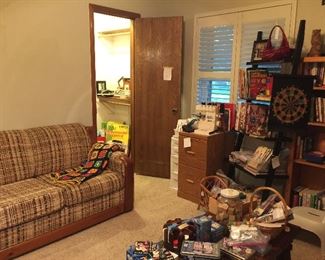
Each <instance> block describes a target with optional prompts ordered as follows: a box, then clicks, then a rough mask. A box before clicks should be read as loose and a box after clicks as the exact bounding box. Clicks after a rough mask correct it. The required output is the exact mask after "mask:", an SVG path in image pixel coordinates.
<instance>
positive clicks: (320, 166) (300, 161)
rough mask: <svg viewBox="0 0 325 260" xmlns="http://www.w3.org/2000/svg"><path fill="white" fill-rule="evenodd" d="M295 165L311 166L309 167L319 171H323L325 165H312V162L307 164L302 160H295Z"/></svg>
mask: <svg viewBox="0 0 325 260" xmlns="http://www.w3.org/2000/svg"><path fill="white" fill-rule="evenodd" d="M295 163H296V164H301V165H307V166H311V167H315V168H319V169H325V163H324V164H318V163H312V162H308V161H306V160H304V159H296V160H295Z"/></svg>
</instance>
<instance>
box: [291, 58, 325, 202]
mask: <svg viewBox="0 0 325 260" xmlns="http://www.w3.org/2000/svg"><path fill="white" fill-rule="evenodd" d="M324 67H325V57H324V56H322V57H306V58H304V60H303V72H304V74H305V75H311V74H312V75H314V76H315V79H316V81H315V85H314V87H313V97H314V99H315V98H324V101H325V84H324V82H325V80H324V77H325V71H324V70H325V69H324ZM313 68H318V69H320V68H323V69H322V70H323V74H322V73H319V71H318V72H317V73H315V70H314V73H313V72H312V70H313ZM320 76H321V77H320ZM311 105H313V104H311ZM322 109H323V111H324V112H325V102H324V106H322ZM312 113H314V115H311V116H310V120H311V121H310V122H309V123H308V125H307V128H306V129H305V130H303V132H301V133H299V132H298V133H297V136H296V138H295V140H296V141H295V147H294V149H293V161H292V173H291V176H290V177H289V180H288V185H287V193H288V194H287V197H289V198H290V202H291V204H292V203H293V189H294V188H295V187H297V186H303V187H306V188H309V189H315V190H321V189H325V163H323V164H318V163H313V162H309V161H306V160H304V159H303V158H301V152H300V156H297V154H298V155H299V151H297V149H299V147H298V143H299V141H298V136H299V135H300V136H301V135H304V136H307V137H310V138H311V139H312V140H313V142H312V146H310V147H309V148H310V149H311V150H316V151H321V152H323V153H325V113H324V117H323V120H322V121H319V118H317V117H316V111H313V110H312ZM318 113H319V112H318ZM303 152H304V151H303ZM303 152H302V153H303Z"/></svg>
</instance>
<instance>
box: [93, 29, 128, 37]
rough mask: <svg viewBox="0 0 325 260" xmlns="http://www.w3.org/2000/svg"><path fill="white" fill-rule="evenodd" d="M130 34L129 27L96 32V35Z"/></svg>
mask: <svg viewBox="0 0 325 260" xmlns="http://www.w3.org/2000/svg"><path fill="white" fill-rule="evenodd" d="M125 34H130V29H120V30H113V31H104V32H98V36H102V37H103V36H118V35H125Z"/></svg>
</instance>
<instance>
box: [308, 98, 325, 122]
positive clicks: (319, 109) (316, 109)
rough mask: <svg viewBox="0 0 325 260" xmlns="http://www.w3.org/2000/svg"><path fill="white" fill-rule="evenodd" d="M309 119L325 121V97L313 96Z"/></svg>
mask: <svg viewBox="0 0 325 260" xmlns="http://www.w3.org/2000/svg"><path fill="white" fill-rule="evenodd" d="M309 121H311V122H317V123H325V98H323V97H312V99H311V109H310V115H309Z"/></svg>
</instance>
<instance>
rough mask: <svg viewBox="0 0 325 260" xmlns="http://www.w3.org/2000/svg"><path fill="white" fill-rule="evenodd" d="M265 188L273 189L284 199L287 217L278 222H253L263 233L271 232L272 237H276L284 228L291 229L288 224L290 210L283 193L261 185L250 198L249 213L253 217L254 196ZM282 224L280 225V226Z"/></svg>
mask: <svg viewBox="0 0 325 260" xmlns="http://www.w3.org/2000/svg"><path fill="white" fill-rule="evenodd" d="M264 190H269V191H272V192H273V193H275V194H276V195H277V197H278V198H279V199H280V200H281V201H282V203H283V206H284V207H283V210H284V216H285V219H284V220H283V222H277V223H259V222H253V224H254V225H255V226H256V227H257V228H259V230H261V231H262V232H263V233H265V234H269V235H271V238H274V237H276V236H277V235H278V234H279V233H281V232H282V231H283V230H285V231H290V229H289V226H288V216H289V212H288V207H287V203H286V201H285V200H284V198H283V197H282V195H281V194H280V193H279V192H278V191H277V190H275V189H273V188H270V187H264V186H263V187H259V188H257V189H255V190H254V192H253V194H252V196H251V199H250V205H249V214H250V216H251V217H253V211H254V209H253V198H254V196H256V195H257V193H258V192H260V191H264ZM279 224H280V226H279Z"/></svg>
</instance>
